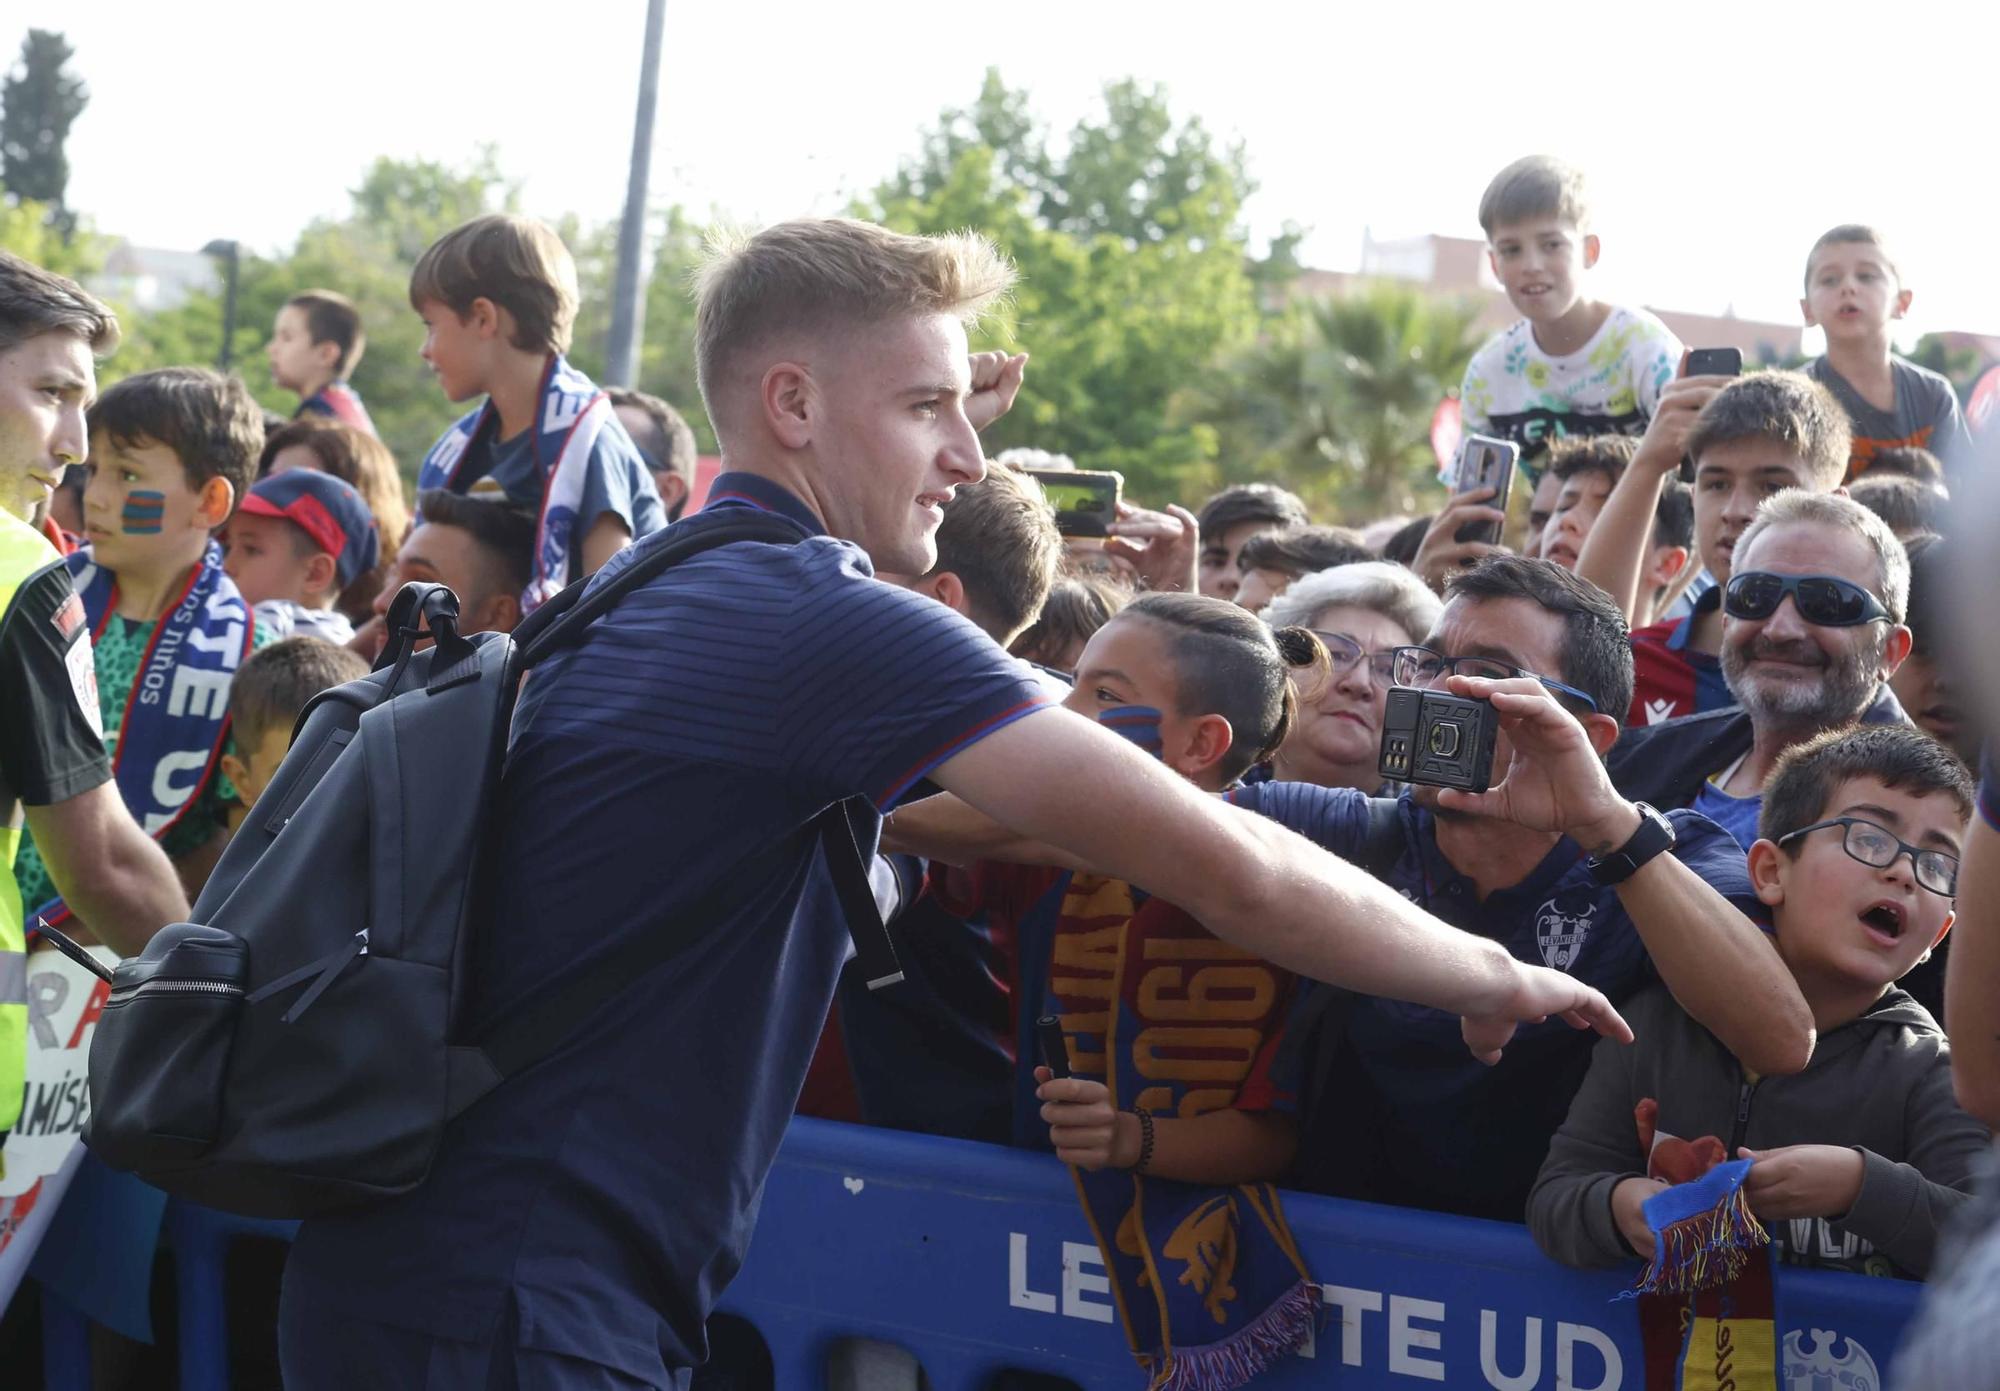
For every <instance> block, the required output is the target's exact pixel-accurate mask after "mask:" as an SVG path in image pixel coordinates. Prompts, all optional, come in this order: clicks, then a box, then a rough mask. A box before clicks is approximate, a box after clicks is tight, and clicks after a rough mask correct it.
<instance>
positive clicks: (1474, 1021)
mask: <svg viewBox="0 0 2000 1391" xmlns="http://www.w3.org/2000/svg"><path fill="white" fill-rule="evenodd" d="M932 778H933V780H934V781H935V782H936V783H937V784H938V785H939V786H941V787H943V788H945V789H946V790H947V791H950V792H955V793H957V794H958V795H959V796H960V797H961V798H963V799H964V800H965V801H966V802H967V803H968V804H970V805H971V806H973V807H975V808H977V809H978V810H980V811H983V812H985V813H987V814H988V815H989V816H991V817H992V818H993V819H994V820H995V821H997V822H998V823H999V824H1000V825H1002V826H1005V827H1007V828H1009V829H1011V830H1013V831H1015V832H1016V833H1018V834H1020V835H1022V836H1025V837H1028V838H1030V839H1034V840H1040V841H1044V842H1046V843H1047V844H1049V845H1052V846H1054V847H1056V848H1058V849H1060V850H1062V851H1064V852H1066V853H1067V854H1069V855H1072V856H1074V857H1076V859H1077V860H1079V861H1080V862H1082V863H1084V864H1088V865H1090V866H1092V867H1093V868H1095V869H1096V870H1097V871H1098V872H1099V873H1102V874H1105V875H1107V876H1109V877H1111V878H1117V879H1124V880H1127V881H1129V882H1131V883H1135V884H1140V885H1143V886H1144V887H1145V888H1146V889H1147V891H1148V892H1150V893H1154V894H1157V895H1158V896H1160V897H1162V898H1165V899H1167V900H1168V901H1170V902H1172V903H1176V904H1178V905H1180V906H1181V907H1182V908H1183V909H1185V910H1186V911H1187V912H1188V913H1190V914H1191V915H1193V916H1194V917H1195V918H1196V919H1197V920H1198V921H1199V922H1201V923H1202V924H1203V925H1204V926H1206V927H1207V928H1208V929H1209V930H1210V931H1211V932H1213V933H1215V935H1216V936H1218V937H1220V938H1222V939H1223V940H1225V941H1228V942H1232V943H1234V944H1235V945H1237V946H1240V947H1243V948H1244V949H1245V950H1247V951H1251V952H1255V953H1256V954H1257V955H1258V956H1261V957H1263V958H1264V959H1265V960H1267V961H1270V962H1272V963H1273V964H1275V965H1278V966H1282V967H1284V968H1285V969H1287V970H1290V971H1293V972H1296V973H1297V974H1300V975H1306V976H1311V977H1314V978H1315V979H1318V980H1326V981H1332V982H1335V983H1337V984H1340V985H1345V986H1347V987H1349V988H1350V989H1353V990H1358V991H1361V992H1363V993H1366V994H1370V995H1383V996H1387V997H1389V998H1391V999H1398V1000H1408V1001H1412V1002H1414V1003H1417V1004H1426V1005H1430V1006H1433V1007H1434V1008H1438V1009H1444V1010H1449V1011H1450V1012H1452V1013H1454V1014H1458V1015H1462V1016H1465V1018H1466V1024H1465V1033H1466V1041H1467V1044H1468V1045H1469V1046H1470V1047H1471V1048H1472V1050H1473V1052H1474V1053H1475V1055H1477V1056H1479V1057H1481V1058H1484V1059H1488V1060H1490V1059H1493V1058H1497V1057H1498V1056H1499V1052H1500V1049H1501V1047H1502V1045H1504V1044H1505V1043H1506V1041H1507V1040H1508V1039H1509V1038H1510V1037H1511V1036H1512V1035H1513V1031H1514V1028H1515V1026H1516V1025H1517V1024H1519V1023H1523V1022H1527V1021H1531V1020H1538V1019H1543V1018H1546V1017H1548V1016H1549V1015H1552V1014H1561V1015H1564V1016H1565V1017H1566V1018H1568V1019H1569V1020H1570V1021H1571V1022H1572V1023H1573V1024H1575V1025H1577V1026H1578V1027H1583V1028H1597V1029H1599V1030H1600V1031H1601V1032H1605V1033H1608V1034H1612V1035H1615V1036H1617V1037H1620V1038H1629V1037H1630V1031H1629V1030H1627V1029H1626V1028H1625V1025H1624V1021H1623V1020H1622V1019H1620V1018H1619V1017H1618V1014H1617V1011H1615V1010H1614V1009H1612V1008H1611V1006H1610V1004H1609V1003H1608V1002H1607V1001H1606V1000H1605V999H1604V997H1603V996H1602V995H1600V994H1598V993H1597V992H1596V991H1594V990H1591V989H1589V988H1588V987H1586V986H1584V985H1582V984H1581V983H1580V982H1578V981H1576V980H1574V979H1573V978H1571V977H1569V976H1567V975H1564V974H1562V973H1561V972H1556V971H1548V970H1544V969H1542V968H1540V967H1530V966H1525V965H1523V964H1522V963H1520V962H1518V961H1516V960H1515V959H1514V958H1513V957H1511V956H1509V955H1508V954H1507V952H1506V951H1505V950H1504V949H1503V948H1502V947H1500V946H1499V944H1498V943H1495V942H1491V941H1488V940H1486V939H1484V938H1481V937H1477V936H1475V935H1473V934H1471V933H1468V932H1461V931H1459V930H1458V929H1456V928H1453V927H1450V926H1447V925H1446V924H1444V923H1442V922H1439V921H1438V920H1437V919H1436V918H1433V917H1431V916H1430V915H1429V914H1428V913H1425V912H1423V911H1422V910H1421V909H1419V908H1418V907H1416V905H1414V904H1412V903H1410V902H1409V901H1408V900H1407V899H1404V898H1403V897H1402V896H1401V895H1399V894H1396V893H1394V892H1393V891H1391V890H1390V889H1388V888H1386V887H1385V886H1383V885H1382V884H1380V883H1378V882H1376V881H1375V880H1374V879H1373V878H1371V877H1370V876H1369V875H1368V874H1366V873H1365V872H1364V871H1362V870H1359V869H1357V868H1355V867H1354V866H1352V865H1350V864H1347V863H1346V862H1345V861H1342V860H1339V859H1337V858H1335V857H1334V856H1332V855H1330V854H1328V853H1327V852H1326V851H1324V850H1321V849H1320V848H1319V847H1318V846H1315V845H1313V844H1312V843H1311V842H1309V841H1307V840H1305V839H1304V838H1303V837H1300V836H1297V835H1294V834H1293V833H1292V832H1290V831H1288V830H1286V829H1284V828H1283V827H1281V826H1279V825H1278V824H1277V823H1276V822H1273V821H1269V820H1267V819H1265V818H1264V817H1261V816H1257V815H1255V814H1253V813H1250V812H1244V811H1241V810H1238V809H1237V808H1234V807H1230V806H1226V805H1224V804H1223V803H1221V802H1219V801H1217V800H1216V799H1214V798H1212V797H1210V796H1208V795H1206V794H1204V793H1202V792H1200V791H1198V790H1196V789H1195V788H1194V787H1193V786H1192V785H1191V784H1189V783H1188V782H1187V781H1185V780H1184V779H1182V778H1179V777H1177V776H1175V775H1174V774H1173V773H1172V772H1170V771H1169V770H1168V769H1167V768H1165V767H1164V766H1162V765H1161V764H1160V763H1159V762H1157V761H1156V760H1154V759H1152V758H1149V757H1147V756H1146V755H1145V754H1143V753H1141V752H1140V751H1138V750H1137V749H1135V748H1133V747H1132V746H1131V745H1130V744H1128V743H1126V742H1125V741H1124V740H1122V739H1120V738H1119V737H1118V736H1117V735H1115V734H1112V733H1110V732H1109V731H1106V730H1103V729H1100V728H1098V727H1097V726H1095V725H1093V724H1091V723H1090V722H1089V721H1086V720H1080V719H1075V718H1072V717H1069V716H1068V715H1066V714H1061V715H1059V714H1057V713H1055V712H1049V711H1040V712H1037V713H1035V714H1031V715H1028V716H1026V717H1024V718H1022V719H1019V720H1016V721H1015V722H1014V723H1012V724H1009V725H1007V726H1005V727H1003V728H1001V729H999V730H996V731H995V732H994V733H993V734H991V735H989V736H987V737H986V738H984V739H982V740H980V741H979V742H978V743H976V744H973V745H972V746H970V747H969V748H967V749H965V750H963V751H962V752H960V753H958V754H955V755H954V756H953V757H951V758H950V759H948V760H947V761H946V762H945V763H943V764H942V765H940V766H939V767H938V768H937V769H936V771H935V772H934V773H933V774H932Z"/></svg>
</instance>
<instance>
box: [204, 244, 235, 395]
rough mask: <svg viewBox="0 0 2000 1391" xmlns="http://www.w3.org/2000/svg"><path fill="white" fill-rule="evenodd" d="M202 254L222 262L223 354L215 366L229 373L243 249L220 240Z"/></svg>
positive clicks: (232, 352) (232, 353)
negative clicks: (237, 277)
mask: <svg viewBox="0 0 2000 1391" xmlns="http://www.w3.org/2000/svg"><path fill="white" fill-rule="evenodd" d="M201 254H202V255H204V256H216V257H220V258H221V260H222V352H221V353H220V354H219V355H218V356H217V357H216V360H215V365H216V366H217V367H219V368H221V369H222V370H223V371H225V372H227V371H228V370H229V364H230V362H231V360H232V359H233V358H234V357H235V355H236V351H235V350H236V271H237V268H238V266H240V265H241V263H242V260H243V248H242V247H241V246H240V245H238V244H237V243H236V242H233V241H224V240H221V239H219V238H218V239H217V240H215V241H212V242H210V243H209V244H208V245H207V246H204V247H203V248H202V249H201Z"/></svg>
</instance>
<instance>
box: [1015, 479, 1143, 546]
mask: <svg viewBox="0 0 2000 1391" xmlns="http://www.w3.org/2000/svg"><path fill="white" fill-rule="evenodd" d="M1028 473H1029V476H1030V477H1032V478H1033V479H1034V480H1035V481H1036V482H1037V483H1040V484H1041V485H1042V492H1043V493H1045V494H1046V495H1047V496H1048V499H1049V506H1051V507H1053V508H1054V509H1055V513H1056V530H1057V531H1059V532H1061V533H1062V534H1063V535H1065V536H1109V535H1110V534H1111V523H1113V522H1115V521H1117V520H1118V497H1119V490H1120V487H1121V485H1122V484H1123V483H1124V479H1123V478H1121V477H1120V476H1119V475H1118V474H1116V473H1109V472H1104V473H1084V472H1071V471H1069V470H1066V469H1029V470H1028Z"/></svg>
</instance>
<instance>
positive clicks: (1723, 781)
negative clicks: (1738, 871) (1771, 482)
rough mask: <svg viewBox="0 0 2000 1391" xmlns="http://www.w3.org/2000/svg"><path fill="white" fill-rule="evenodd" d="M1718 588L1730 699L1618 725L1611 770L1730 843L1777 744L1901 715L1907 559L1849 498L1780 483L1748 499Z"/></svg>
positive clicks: (1744, 827)
mask: <svg viewBox="0 0 2000 1391" xmlns="http://www.w3.org/2000/svg"><path fill="white" fill-rule="evenodd" d="M1735 560H1736V568H1735V570H1734V572H1733V573H1732V574H1731V575H1730V577H1729V579H1728V581H1727V582H1726V583H1725V584H1724V585H1723V586H1722V615H1723V618H1722V622H1723V628H1722V648H1721V660H1722V674H1723V678H1724V680H1725V681H1727V682H1728V686H1729V693H1730V695H1731V696H1732V697H1733V698H1734V699H1735V701H1736V704H1735V705H1734V706H1732V707H1725V708H1723V709H1720V710H1711V711H1707V712H1704V713H1701V714H1695V715H1688V716H1684V717H1682V718H1680V719H1677V720H1668V721H1667V722H1666V723H1664V724H1658V725H1652V726H1650V727H1647V728H1644V729H1632V730H1628V731H1627V732H1626V734H1625V736H1624V738H1622V739H1620V740H1619V741H1618V743H1617V745H1616V746H1615V747H1613V749H1612V750H1611V754H1610V767H1611V777H1612V781H1613V782H1614V783H1616V784H1617V785H1618V788H1619V790H1620V791H1621V792H1623V793H1625V794H1626V795H1627V796H1629V797H1634V798H1637V799H1639V800H1641V801H1645V802H1650V803H1652V804H1653V805H1654V806H1658V807H1693V808H1694V809H1695V810H1696V811H1699V812H1701V813H1702V814H1703V815H1705V816H1708V817H1710V818H1712V819H1713V820H1715V821H1717V822H1719V823H1720V824H1721V825H1722V826H1724V827H1725V828H1727V829H1728V830H1729V832H1730V833H1731V834H1732V835H1734V836H1735V837H1736V839H1737V841H1738V842H1739V843H1741V844H1742V846H1743V847H1744V849H1746V850H1747V849H1748V848H1749V847H1750V846H1751V845H1752V844H1754V843H1755V842H1756V839H1757V815H1758V811H1759V809H1760V807H1761V806H1762V801H1763V788H1764V782H1765V779H1766V778H1768V777H1769V776H1770V772H1771V769H1772V767H1773V766H1775V765H1776V763H1777V761H1778V756H1779V755H1780V754H1782V753H1783V752H1784V751H1785V750H1786V749H1788V748H1791V747H1792V746H1793V745H1795V744H1802V743H1804V742H1805V741H1806V740H1808V739H1811V738H1813V737H1814V736H1816V735H1820V734H1824V733H1826V732H1827V731H1828V730H1833V729H1843V728H1845V727H1847V726H1849V725H1852V724H1855V723H1862V724H1906V723H1908V717H1907V716H1906V715H1905V714H1904V713H1903V707H1902V706H1901V705H1899V704H1897V702H1896V697H1895V695H1894V694H1893V693H1892V692H1891V691H1890V689H1889V684H1888V682H1889V678H1890V677H1891V676H1892V675H1894V674H1895V671H1896V668H1897V667H1898V666H1900V665H1901V664H1902V662H1903V659H1904V658H1905V657H1907V656H1908V655H1909V653H1910V630H1909V629H1908V628H1907V627H1905V626H1904V625H1903V618H1904V614H1905V610H1906V607H1907V605H1908V602H1909V594H1910V562H1909V557H1908V556H1907V555H1906V554H1905V553H1904V550H1903V545H1902V543H1901V542H1900V541H1898V540H1897V539H1896V537H1895V533H1893V532H1891V531H1890V530H1889V528H1888V526H1887V524H1885V523H1884V522H1883V521H1882V520H1881V518H1879V517H1877V516H1876V515H1875V514H1874V513H1872V512H1870V511H1869V510H1868V509H1867V508H1865V507H1862V506H1861V505H1860V504H1859V503H1857V502H1854V501H1853V500H1852V499H1849V498H1846V497H1842V496H1839V495H1836V494H1830V493H1807V492H1802V491H1798V490H1788V491H1786V492H1782V493H1779V494H1777V495H1776V496H1774V497H1773V498H1772V499H1771V500H1770V501H1769V502H1766V503H1765V504H1764V505H1763V507H1762V508H1760V509H1759V510H1758V513H1757V517H1756V520H1755V521H1753V522H1752V523H1751V524H1750V526H1749V527H1748V528H1747V529H1746V530H1745V531H1744V533H1743V536H1742V539H1741V540H1739V541H1738V542H1737V543H1736V553H1735Z"/></svg>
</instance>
